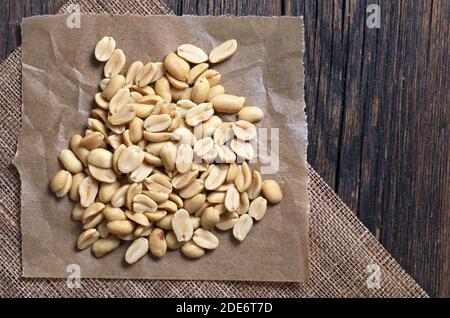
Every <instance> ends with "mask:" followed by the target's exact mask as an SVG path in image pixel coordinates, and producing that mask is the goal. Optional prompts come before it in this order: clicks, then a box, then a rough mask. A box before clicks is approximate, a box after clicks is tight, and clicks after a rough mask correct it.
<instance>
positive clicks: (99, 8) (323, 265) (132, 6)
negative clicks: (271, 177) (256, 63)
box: [0, 0, 427, 297]
mask: <svg viewBox="0 0 450 318" xmlns="http://www.w3.org/2000/svg"><path fill="white" fill-rule="evenodd" d="M73 4H78V5H79V7H80V9H81V12H82V13H112V14H126V13H133V14H141V15H149V14H170V10H168V9H167V8H166V7H165V6H164V5H162V4H160V3H158V2H156V1H151V0H136V1H133V0H126V1H120V0H114V1H111V0H110V1H106V0H96V1H91V0H82V1H69V2H68V3H67V4H65V5H64V6H63V8H61V10H60V11H59V13H67V12H69V11H68V10H69V8H70V6H71V5H73ZM306 67H308V66H307V65H306ZM0 74H1V75H0V105H1V111H0V135H1V139H0V147H1V148H0V170H1V172H0V207H1V214H0V227H1V229H2V230H1V231H0V240H1V242H2V244H0V255H1V258H0V297H33V296H34V297H427V294H426V293H425V292H424V291H423V290H422V289H421V288H420V286H418V285H417V284H416V283H415V281H414V280H413V279H412V278H411V277H410V276H409V275H408V274H407V273H406V272H405V271H404V270H403V269H402V268H401V267H400V266H399V264H398V263H397V262H396V261H395V260H394V259H393V258H392V257H391V256H390V255H389V253H388V252H387V251H386V250H385V249H384V248H383V247H382V246H381V245H380V244H379V243H378V242H377V240H376V239H375V237H374V236H373V235H372V234H371V233H370V232H369V231H368V230H367V229H366V228H365V227H364V226H363V225H362V223H361V222H360V221H359V220H358V219H357V217H356V216H355V214H354V213H353V212H352V211H351V210H350V209H349V208H348V207H347V206H346V205H345V204H344V203H343V202H342V201H341V200H340V199H339V197H338V196H337V195H336V194H335V193H334V192H333V191H332V189H331V188H330V187H329V186H328V185H327V184H326V183H325V182H324V181H323V180H322V179H321V178H320V176H319V175H318V174H317V173H316V172H315V171H314V170H313V169H312V168H311V167H309V177H310V184H309V190H310V199H311V214H310V230H309V235H310V250H311V255H310V258H311V279H310V281H309V282H308V283H305V284H294V283H259V282H258V283H249V282H216V281H167V280H164V281H161V280H160V281H158V280H157V281H154V280H104V279H83V280H82V281H81V288H78V289H70V288H68V287H67V284H66V281H65V280H61V279H24V278H22V277H21V259H20V255H21V252H20V249H21V234H20V219H19V218H20V178H19V173H18V172H17V169H16V168H15V167H14V166H13V165H12V163H11V161H12V159H13V157H14V154H15V151H16V144H17V138H18V134H19V131H20V126H21V49H20V48H19V49H17V50H16V51H14V52H13V53H12V54H11V55H10V56H9V57H7V58H6V59H5V60H4V61H3V62H2V63H0ZM36 164H39V163H36ZM371 264H375V265H378V266H379V267H380V274H381V276H380V286H379V288H369V287H368V284H367V281H368V278H369V277H370V274H369V272H368V270H367V266H368V265H371ZM369 286H370V285H369Z"/></svg>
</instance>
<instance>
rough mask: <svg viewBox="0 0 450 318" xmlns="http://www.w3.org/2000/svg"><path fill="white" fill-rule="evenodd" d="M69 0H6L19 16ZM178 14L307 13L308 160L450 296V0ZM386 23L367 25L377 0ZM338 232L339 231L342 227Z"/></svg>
mask: <svg viewBox="0 0 450 318" xmlns="http://www.w3.org/2000/svg"><path fill="white" fill-rule="evenodd" d="M64 2H65V1H64V0H34V1H25V0H4V1H2V2H1V5H0V21H1V23H0V59H3V58H4V57H5V56H7V55H8V53H10V52H11V51H12V50H14V49H15V48H16V47H17V46H18V45H20V20H21V18H22V17H26V16H31V15H37V14H52V13H54V12H55V11H56V10H57V9H58V8H59V7H60V6H61V5H62V4H63V3H64ZM164 2H166V4H167V5H168V6H169V7H170V8H171V9H172V10H173V11H174V13H175V14H178V15H181V14H198V15H207V14H212V15H220V14H232V15H267V16H271V15H303V16H304V17H305V27H306V54H305V55H306V71H307V77H306V79H307V82H306V104H307V114H308V129H309V149H308V161H309V162H310V163H311V165H312V166H313V167H314V168H315V169H316V170H317V171H318V172H319V173H320V174H321V175H322V177H323V178H324V179H325V180H326V181H327V182H328V184H329V185H330V186H331V187H332V188H333V189H334V190H335V191H336V192H337V193H338V194H339V196H340V197H341V198H342V199H343V200H344V201H345V202H346V203H347V204H348V205H349V206H350V208H352V209H353V210H354V211H355V213H357V215H358V217H359V218H360V219H361V221H362V222H363V223H364V224H365V225H366V226H367V227H368V228H369V229H370V231H372V233H374V234H375V235H376V237H377V238H378V239H379V240H380V242H381V243H382V244H383V245H384V246H385V247H386V249H387V250H388V251H389V252H390V253H391V254H392V255H393V256H394V257H395V259H397V260H398V262H399V263H400V264H401V265H402V266H403V267H404V268H405V269H406V271H407V272H408V273H410V274H411V275H412V276H413V277H414V278H415V279H416V280H417V282H418V283H419V284H420V285H421V286H423V288H424V289H425V290H426V291H427V292H428V293H429V294H430V295H431V296H447V297H449V296H450V182H449V181H450V159H449V146H450V142H449V113H450V94H449V74H450V60H449V53H450V52H449V34H450V24H449V21H450V2H449V1H448V0H429V1H412V0H410V1H409V0H403V1H402V0H399V1H390V0H367V1H365V0H360V1H358V0H334V1H329V0H317V1H315V0H300V1H294V0H292V1H289V0H283V1H281V0H279V1H276V0H268V1H256V0H248V1H245V0H242V1H230V0H222V1H220V0H219V1H218V0H209V1H208V0H203V1H201V0H199V1H186V0H184V1H182V0H175V1H174V0H164ZM372 3H375V4H378V5H380V8H381V28H379V29H377V28H372V29H371V28H368V27H367V26H366V18H367V16H368V13H366V8H367V6H368V5H369V4H372ZM337 235H338V233H337Z"/></svg>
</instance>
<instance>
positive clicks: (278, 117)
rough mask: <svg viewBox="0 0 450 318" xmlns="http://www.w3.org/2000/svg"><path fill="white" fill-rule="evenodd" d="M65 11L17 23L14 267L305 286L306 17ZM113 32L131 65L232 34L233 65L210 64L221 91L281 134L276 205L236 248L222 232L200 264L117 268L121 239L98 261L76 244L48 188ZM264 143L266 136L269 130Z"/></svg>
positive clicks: (62, 204) (147, 261) (48, 273)
mask: <svg viewBox="0 0 450 318" xmlns="http://www.w3.org/2000/svg"><path fill="white" fill-rule="evenodd" d="M66 19H67V16H52V17H50V16H48V17H33V18H27V19H24V22H23V25H22V26H23V31H22V34H23V53H22V63H23V64H22V98H23V130H22V132H21V135H20V138H19V144H18V152H17V155H16V159H15V163H16V165H17V167H18V169H19V172H20V175H21V181H22V190H21V197H22V211H21V213H22V214H21V226H22V267H23V276H26V277H67V275H68V272H67V266H68V265H70V264H77V265H79V266H80V270H81V277H82V278H89V277H97V278H147V279H193V280H245V281H286V282H287V281H294V282H303V281H306V280H307V279H308V276H309V262H308V210H309V201H308V193H307V183H308V174H307V166H306V147H307V128H306V118H305V113H304V94H303V85H304V75H303V74H304V70H303V62H302V55H303V49H304V48H303V21H302V19H301V18H287V17H283V18H261V17H240V18H235V17H191V16H185V17H173V16H172V17H170V16H151V17H139V16H106V15H83V16H82V17H81V26H80V28H74V29H70V28H68V27H67V25H66ZM104 35H110V36H112V37H114V38H115V39H116V41H117V43H118V47H120V48H122V49H123V50H124V52H125V54H126V56H127V66H128V65H129V64H130V62H132V61H134V60H137V59H139V60H142V61H143V62H144V63H145V62H148V61H161V60H162V59H163V57H164V55H165V54H166V53H167V52H168V51H171V50H172V51H173V50H174V49H175V48H176V47H177V46H178V45H180V44H182V43H192V44H195V45H198V46H199V47H202V48H203V49H205V51H207V52H208V51H209V50H210V49H211V48H212V47H214V46H216V45H218V44H219V43H221V42H222V41H224V40H227V39H229V38H235V39H236V40H237V41H238V50H237V53H236V54H235V55H234V56H233V58H231V59H229V60H228V61H226V62H224V63H222V64H219V65H217V66H215V68H216V69H217V70H219V71H220V72H221V73H222V84H223V85H224V86H225V88H226V90H227V92H229V93H231V94H237V95H242V96H246V97H247V104H255V105H258V106H260V107H262V108H263V109H264V112H265V114H266V116H265V119H264V120H263V121H262V122H261V123H260V124H258V127H267V128H269V127H274V128H279V136H280V146H279V155H280V157H279V169H278V172H276V173H275V174H273V175H264V176H263V178H274V179H276V180H277V181H279V183H280V184H281V186H282V189H283V192H284V200H283V201H282V202H281V203H280V204H279V205H277V206H273V207H270V209H269V210H268V213H267V214H266V216H265V218H264V219H263V220H262V221H260V222H258V223H257V224H256V225H255V226H254V227H253V228H252V230H251V232H250V234H249V236H248V237H247V239H246V240H245V241H244V242H243V243H240V244H237V243H236V242H235V241H234V240H233V239H232V238H231V234H230V232H229V231H228V232H225V233H223V234H220V233H219V238H220V242H221V243H220V246H219V248H218V249H216V250H215V251H214V252H212V253H207V254H206V256H205V257H203V258H202V259H200V260H196V261H192V260H187V259H185V258H184V257H183V256H182V255H181V253H179V252H169V253H167V255H166V256H165V257H164V258H162V259H161V260H154V259H152V258H151V257H144V258H143V259H141V260H140V261H139V262H138V263H136V264H134V265H133V266H127V265H125V264H124V261H123V255H124V253H125V249H126V247H127V246H128V244H126V243H123V244H122V246H121V247H120V248H119V249H118V250H116V251H114V252H113V253H111V254H109V255H107V256H105V257H103V258H102V259H96V258H95V257H93V256H92V255H91V254H90V250H85V251H82V252H79V251H77V250H76V249H75V242H76V239H77V237H78V235H79V233H80V231H81V226H80V224H79V223H77V222H73V221H72V220H71V218H70V212H71V210H72V209H73V202H71V201H70V200H69V199H68V198H63V199H55V197H54V196H53V195H52V193H51V192H50V190H49V187H48V182H49V180H50V178H51V177H52V175H53V174H54V173H55V172H56V171H57V170H59V169H61V166H60V164H59V162H58V159H57V156H58V153H59V152H60V150H61V149H63V148H67V147H68V145H69V140H70V137H71V136H72V135H73V134H75V133H82V132H83V131H84V128H85V123H86V120H87V118H88V115H89V111H90V109H91V108H92V105H94V102H93V95H94V94H95V92H96V91H97V90H98V86H97V85H98V82H99V80H100V79H101V78H102V76H101V75H102V70H103V63H98V62H96V61H95V60H94V58H93V54H92V52H93V48H94V46H95V44H96V43H97V41H98V40H99V39H100V38H101V37H102V36H104ZM269 137H270V133H269Z"/></svg>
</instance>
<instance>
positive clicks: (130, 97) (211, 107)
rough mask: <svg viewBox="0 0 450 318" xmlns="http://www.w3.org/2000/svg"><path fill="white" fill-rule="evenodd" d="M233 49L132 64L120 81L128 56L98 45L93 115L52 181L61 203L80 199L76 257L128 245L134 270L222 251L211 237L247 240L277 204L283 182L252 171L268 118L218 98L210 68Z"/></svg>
mask: <svg viewBox="0 0 450 318" xmlns="http://www.w3.org/2000/svg"><path fill="white" fill-rule="evenodd" d="M236 49H237V42H236V40H229V41H226V42H224V43H222V44H221V45H219V46H218V47H216V48H214V49H213V50H212V51H211V52H210V53H209V55H207V54H206V53H205V52H204V51H203V50H202V49H201V48H198V47H196V46H194V45H191V44H183V45H180V46H179V47H178V48H177V52H176V53H174V52H170V53H168V54H167V55H166V57H165V58H164V61H163V62H149V63H147V64H144V63H142V62H141V61H135V62H133V63H131V64H130V65H129V67H128V69H127V71H126V73H125V75H122V74H121V72H122V71H123V70H124V66H125V64H126V57H125V54H124V53H123V51H122V50H121V49H118V48H116V41H115V40H114V39H113V38H112V37H103V38H102V39H101V40H100V41H99V42H98V43H97V45H96V47H95V51H94V55H95V58H96V59H97V60H98V61H100V62H105V65H104V78H103V79H102V80H101V81H100V88H101V91H100V92H98V93H97V94H95V98H94V100H95V104H96V107H95V108H93V109H92V111H91V117H90V118H89V119H88V121H87V129H86V131H85V134H84V136H81V135H74V136H72V138H71V141H70V147H69V148H70V149H64V150H62V151H61V152H60V155H59V160H60V162H61V164H62V165H63V167H64V170H60V171H58V172H57V173H56V174H55V175H54V177H53V179H52V180H51V182H50V187H51V189H52V191H53V192H54V193H55V194H56V196H57V197H63V196H65V195H67V194H68V195H69V197H70V199H72V200H73V201H75V202H77V203H76V205H75V207H74V209H73V211H72V219H73V220H74V221H81V223H82V227H83V232H82V233H81V234H80V236H79V238H78V241H77V247H78V249H80V250H84V249H86V248H89V247H91V250H92V253H93V254H94V255H95V256H96V257H102V256H104V255H106V254H107V253H109V252H111V251H113V250H115V249H116V248H117V247H118V246H119V245H120V244H121V242H122V241H131V244H130V245H129V247H128V249H127V251H126V253H125V261H126V262H127V263H129V264H133V263H135V262H137V261H138V260H139V259H141V258H142V257H143V256H144V255H146V254H147V253H150V254H151V255H152V256H154V257H157V258H159V257H162V256H164V255H165V254H166V252H167V249H169V250H176V249H180V250H181V252H182V254H183V255H185V256H186V257H188V258H192V259H196V258H200V257H202V256H203V255H205V253H206V251H208V250H213V249H215V248H216V247H217V246H218V245H219V239H218V238H217V236H216V235H215V234H214V233H213V230H219V231H226V230H232V232H233V236H234V238H235V239H236V240H238V241H243V240H244V239H245V238H246V236H247V234H248V233H249V231H250V229H251V228H252V226H253V223H254V220H255V221H260V220H261V219H262V218H263V217H264V215H265V213H266V210H267V203H268V202H269V203H270V204H277V203H279V202H280V201H281V200H282V198H283V195H282V191H281V189H280V186H279V185H278V183H277V182H276V181H274V180H264V181H263V180H262V178H261V175H260V173H259V172H258V171H257V170H253V171H252V169H251V168H250V166H249V164H248V161H250V160H252V159H253V157H254V150H253V147H252V144H251V142H252V141H254V140H255V139H256V137H257V132H256V127H255V125H254V123H255V122H258V121H260V120H261V119H262V118H263V116H264V114H263V111H262V110H261V109H260V108H258V107H256V106H247V105H246V104H245V101H246V99H245V98H244V97H240V96H235V95H229V94H225V89H224V87H223V86H222V85H220V84H219V82H220V79H221V74H220V73H219V72H217V71H216V70H213V69H211V68H210V65H211V64H215V63H219V62H222V61H224V60H226V59H228V58H229V57H231V56H232V55H233V54H234V53H235V51H236ZM208 61H209V63H208ZM220 113H224V114H236V116H237V120H236V121H224V120H223V119H222V118H221V117H219V116H218V115H217V114H220Z"/></svg>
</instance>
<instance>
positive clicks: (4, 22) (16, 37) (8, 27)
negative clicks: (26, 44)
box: [0, 0, 66, 60]
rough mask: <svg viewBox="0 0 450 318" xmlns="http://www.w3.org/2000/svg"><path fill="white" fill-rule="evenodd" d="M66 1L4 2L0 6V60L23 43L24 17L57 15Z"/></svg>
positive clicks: (7, 0)
mask: <svg viewBox="0 0 450 318" xmlns="http://www.w3.org/2000/svg"><path fill="white" fill-rule="evenodd" d="M65 2H66V0H4V1H2V3H1V5H0V60H3V59H4V58H5V57H6V56H7V55H8V54H9V53H11V52H12V51H13V50H14V49H15V48H16V47H17V46H18V45H20V41H21V32H20V23H21V21H22V18H23V17H29V16H33V15H40V14H53V13H55V12H56V11H57V10H58V9H59V8H60V7H61V6H62V5H63V4H64V3H65Z"/></svg>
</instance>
